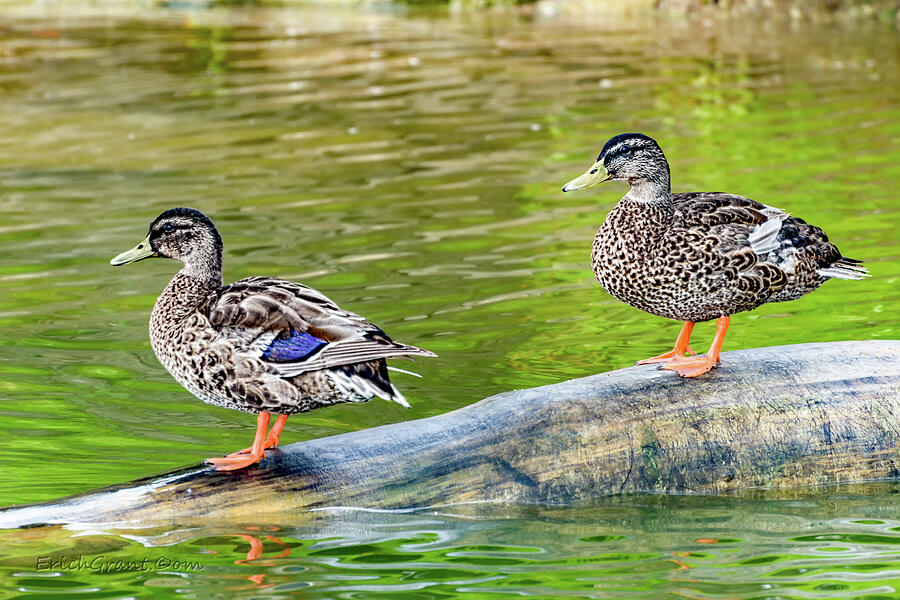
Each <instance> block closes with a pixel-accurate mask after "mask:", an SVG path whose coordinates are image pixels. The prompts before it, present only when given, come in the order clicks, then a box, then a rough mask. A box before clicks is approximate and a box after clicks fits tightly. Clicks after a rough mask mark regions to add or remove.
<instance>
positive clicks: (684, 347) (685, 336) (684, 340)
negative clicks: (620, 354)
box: [635, 321, 697, 365]
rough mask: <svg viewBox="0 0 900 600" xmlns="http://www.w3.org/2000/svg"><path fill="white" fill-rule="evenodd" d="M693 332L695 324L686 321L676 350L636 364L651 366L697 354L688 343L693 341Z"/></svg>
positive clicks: (677, 341)
mask: <svg viewBox="0 0 900 600" xmlns="http://www.w3.org/2000/svg"><path fill="white" fill-rule="evenodd" d="M693 330H694V323H693V322H692V321H685V322H684V325H682V326H681V333H679V334H678V339H677V340H675V347H674V348H672V349H671V350H670V351H669V352H665V353H663V354H660V355H658V356H653V357H650V358H645V359H644V360H639V361H637V362H636V363H635V364H638V365H650V364H654V363H661V362H668V361H669V360H671V359H673V358H684V355H685V353H687V354H697V353H696V352H694V350H693V349H692V348H691V347H690V346H688V342H690V341H691V331H693Z"/></svg>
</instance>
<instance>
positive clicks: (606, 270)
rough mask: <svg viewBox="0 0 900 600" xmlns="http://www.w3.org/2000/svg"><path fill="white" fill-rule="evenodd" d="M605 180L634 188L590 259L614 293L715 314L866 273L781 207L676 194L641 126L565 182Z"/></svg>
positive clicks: (715, 195)
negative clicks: (580, 173) (623, 182)
mask: <svg viewBox="0 0 900 600" xmlns="http://www.w3.org/2000/svg"><path fill="white" fill-rule="evenodd" d="M609 179H616V180H624V181H628V182H629V184H630V185H631V189H630V190H629V192H628V193H627V194H626V195H625V197H623V198H622V199H621V200H620V201H619V202H618V204H616V206H615V208H613V209H612V210H611V211H610V212H609V214H608V215H607V217H606V220H605V221H604V223H603V225H602V226H601V227H600V230H599V231H598V232H597V235H596V237H595V238H594V243H593V246H592V249H591V266H592V267H593V270H594V273H595V275H596V276H597V280H598V281H599V282H600V284H601V285H602V286H603V288H604V289H605V290H606V291H607V292H609V293H610V294H611V295H612V296H614V297H616V298H617V299H619V300H621V301H622V302H625V303H627V304H630V305H632V306H634V307H636V308H639V309H641V310H644V311H647V312H649V313H652V314H654V315H659V316H661V317H666V318H669V319H676V320H680V321H685V322H689V323H693V322H697V321H708V320H711V319H719V318H723V317H727V316H729V315H732V314H735V313H739V312H743V311H747V310H752V309H754V308H756V307H758V306H760V305H762V304H765V303H767V302H782V301H787V300H795V299H797V298H800V297H801V296H803V295H805V294H808V293H809V292H811V291H813V290H815V289H816V288H817V287H819V286H820V285H822V283H824V282H825V281H827V280H828V279H830V278H840V279H859V278H862V277H864V276H865V275H866V270H865V269H864V268H863V267H862V266H861V264H860V262H859V261H857V260H853V259H850V258H846V257H843V256H841V253H840V252H839V251H838V249H837V247H836V246H835V245H834V244H832V243H830V242H829V241H828V237H827V236H826V235H825V233H824V232H823V231H822V230H821V229H819V228H818V227H814V226H812V225H809V224H807V223H806V222H805V221H803V220H802V219H799V218H796V217H791V216H789V215H788V214H787V213H785V212H784V211H782V210H781V209H778V208H774V207H771V206H766V205H764V204H761V203H759V202H756V201H754V200H751V199H749V198H744V197H742V196H735V195H733V194H725V193H721V192H699V193H688V194H672V193H671V191H670V186H669V166H668V163H667V161H666V159H665V156H664V155H663V153H662V150H661V149H660V148H659V146H658V145H657V144H656V142H655V141H654V140H652V139H650V138H648V137H647V136H644V135H642V134H622V135H619V136H616V137H614V138H612V139H611V140H610V141H609V142H607V144H606V146H604V148H603V151H602V152H601V154H600V156H598V158H597V162H596V163H595V165H594V166H593V167H592V169H591V170H589V171H588V173H586V174H585V175H583V176H582V177H579V178H577V179H575V180H573V181H572V182H570V183H569V184H566V186H565V187H563V191H570V190H575V189H582V188H585V187H590V186H592V185H595V184H596V183H600V182H601V181H606V180H609ZM725 327H726V328H727V322H725ZM689 333H690V332H689V331H688V337H689ZM722 335H723V336H724V330H723V332H722ZM685 345H686V343H685ZM656 358H659V357H656ZM676 358H677V357H676Z"/></svg>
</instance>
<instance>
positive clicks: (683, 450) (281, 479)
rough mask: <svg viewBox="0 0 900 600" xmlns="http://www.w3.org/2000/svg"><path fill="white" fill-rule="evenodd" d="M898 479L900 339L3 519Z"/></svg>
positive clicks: (787, 349) (306, 453)
mask: <svg viewBox="0 0 900 600" xmlns="http://www.w3.org/2000/svg"><path fill="white" fill-rule="evenodd" d="M898 477H900V341H865V342H833V343H818V344H801V345H795V346H777V347H770V348H759V349H753V350H739V351H734V352H728V353H725V354H724V355H723V357H722V366H721V367H720V368H718V369H716V370H714V371H712V372H711V373H708V374H706V375H704V376H702V377H699V378H696V379H681V378H679V377H678V376H676V375H675V374H674V373H672V372H670V371H660V370H658V369H657V368H656V366H653V365H648V366H636V367H629V368H625V369H620V370H617V371H611V372H608V373H601V374H599V375H594V376H591V377H585V378H583V379H576V380H573V381H566V382H563V383H559V384H554V385H548V386H544V387H539V388H534V389H527V390H518V391H512V392H507V393H503V394H499V395H497V396H492V397H490V398H487V399H485V400H482V401H480V402H477V403H475V404H472V405H470V406H467V407H465V408H462V409H459V410H456V411H453V412H450V413H447V414H443V415H440V416H437V417H431V418H427V419H420V420H416V421H408V422H404V423H397V424H394V425H387V426H384V427H377V428H373V429H367V430H363V431H357V432H354V433H348V434H344V435H337V436H333V437H328V438H322V439H317V440H311V441H308V442H302V443H297V444H291V445H289V446H285V447H283V448H281V449H279V450H275V451H269V455H268V457H267V459H266V460H265V461H264V462H263V463H262V464H261V465H259V466H256V467H253V468H250V469H247V470H243V471H238V472H232V473H218V472H214V471H211V470H209V469H207V468H204V467H202V466H198V467H193V468H188V469H184V470H180V471H177V472H173V473H169V474H166V475H163V476H160V477H156V478H152V479H146V480H140V481H134V482H131V483H126V484H123V485H119V486H113V487H110V488H104V489H100V490H96V491H93V492H88V493H86V494H81V495H78V496H73V497H69V498H64V499H61V500H57V501H53V502H49V503H44V504H36V505H30V506H24V507H11V508H8V509H5V510H3V511H0V527H18V526H27V525H35V524H40V523H73V522H75V523H117V524H122V525H125V524H132V525H141V526H144V525H151V524H154V523H168V524H171V523H187V522H191V521H196V520H206V519H229V520H254V519H256V518H258V517H260V515H263V514H265V513H283V512H292V513H293V512H296V511H302V510H308V509H312V508H320V507H333V506H355V507H365V508H380V509H395V508H412V507H424V506H434V505H443V504H455V503H464V502H484V501H489V502H515V503H547V504H571V503H581V502H589V501H590V500H592V499H594V498H597V497H600V496H606V495H611V494H625V493H635V492H654V493H720V492H726V491H730V490H737V489H741V488H748V487H783V486H804V485H818V484H831V483H841V482H853V481H869V480H883V479H892V478H898Z"/></svg>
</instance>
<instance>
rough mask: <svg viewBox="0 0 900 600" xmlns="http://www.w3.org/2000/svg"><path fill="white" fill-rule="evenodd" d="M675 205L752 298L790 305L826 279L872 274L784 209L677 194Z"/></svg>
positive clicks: (683, 222) (718, 195)
mask: <svg viewBox="0 0 900 600" xmlns="http://www.w3.org/2000/svg"><path fill="white" fill-rule="evenodd" d="M672 199H673V202H674V204H675V210H676V220H677V221H678V222H679V225H680V226H681V227H684V228H685V229H686V230H687V231H688V232H693V233H694V234H695V235H696V236H697V238H698V239H700V238H702V239H703V240H704V243H705V247H707V248H709V247H710V246H712V249H713V251H714V252H715V253H716V254H717V255H718V258H719V259H720V261H724V266H725V268H726V269H728V270H730V271H731V274H732V276H734V277H735V278H736V283H737V285H738V287H739V288H740V289H742V290H744V291H746V292H748V293H749V294H757V293H760V292H764V293H768V294H770V297H769V301H782V300H791V299H796V298H799V297H800V296H802V295H803V294H806V293H808V292H810V291H812V290H813V289H815V288H816V287H818V285H820V284H821V283H822V282H823V281H825V279H826V278H831V277H837V278H843V279H859V278H862V277H865V276H866V274H867V272H866V269H865V268H864V267H862V266H861V264H860V261H857V260H854V259H852V258H847V257H844V256H842V255H841V253H840V251H839V250H838V249H837V246H835V245H834V244H832V243H831V242H829V241H828V236H827V235H825V232H824V231H822V230H821V229H820V228H818V227H816V226H814V225H810V224H809V223H807V222H806V221H804V220H803V219H800V218H798V217H792V216H791V215H790V214H788V213H787V212H785V211H783V210H781V209H780V208H775V207H774V206H768V205H765V204H762V203H761V202H757V201H755V200H751V199H750V198H745V197H743V196H737V195H734V194H726V193H722V192H698V193H690V194H674V195H673V197H672ZM748 301H749V298H748Z"/></svg>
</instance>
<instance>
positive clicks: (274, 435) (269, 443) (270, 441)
mask: <svg viewBox="0 0 900 600" xmlns="http://www.w3.org/2000/svg"><path fill="white" fill-rule="evenodd" d="M266 414H269V415H271V413H266ZM288 416H290V415H278V418H277V419H275V424H274V425H272V430H271V431H270V432H269V435H268V436H266V441H265V442H263V450H268V449H269V448H275V447H276V446H278V439H279V438H280V437H281V432H282V431H283V430H284V424H285V423H287V419H288ZM251 449H252V448H244V449H243V450H238V451H237V452H232V453H231V454H229V455H228V456H227V458H233V457H235V456H240V455H242V454H249V453H250V450H251Z"/></svg>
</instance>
